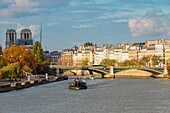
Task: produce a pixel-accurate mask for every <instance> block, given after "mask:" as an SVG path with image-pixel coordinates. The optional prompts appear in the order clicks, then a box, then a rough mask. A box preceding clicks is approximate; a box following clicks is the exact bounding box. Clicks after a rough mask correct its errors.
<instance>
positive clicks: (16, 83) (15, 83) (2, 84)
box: [0, 75, 68, 93]
mask: <svg viewBox="0 0 170 113" xmlns="http://www.w3.org/2000/svg"><path fill="white" fill-rule="evenodd" d="M67 79H68V77H67V76H58V77H56V76H49V77H48V78H46V76H45V75H42V76H41V77H40V76H32V78H31V77H29V78H28V77H26V78H22V79H20V80H12V81H11V80H10V81H9V80H6V79H1V80H0V93H3V92H8V91H12V90H20V89H24V88H29V87H32V86H37V85H42V84H47V83H52V82H57V81H62V80H67Z"/></svg>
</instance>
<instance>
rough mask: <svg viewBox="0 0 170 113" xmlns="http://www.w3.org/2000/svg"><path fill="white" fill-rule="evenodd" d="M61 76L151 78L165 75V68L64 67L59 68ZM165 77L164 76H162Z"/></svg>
mask: <svg viewBox="0 0 170 113" xmlns="http://www.w3.org/2000/svg"><path fill="white" fill-rule="evenodd" d="M57 70H58V71H56V72H58V73H60V74H68V75H69V74H70V75H88V74H93V75H101V76H102V78H104V77H113V76H140V77H141V76H142V77H144V76H145V77H151V76H154V77H156V76H158V75H160V74H163V71H164V68H147V67H130V68H129V67H128V68H126V67H115V68H113V67H112V66H111V67H110V68H94V67H63V68H57ZM162 76H163V75H162Z"/></svg>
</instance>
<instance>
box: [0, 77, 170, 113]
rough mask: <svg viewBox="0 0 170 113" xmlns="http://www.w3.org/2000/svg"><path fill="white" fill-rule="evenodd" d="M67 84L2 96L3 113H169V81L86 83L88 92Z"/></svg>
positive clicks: (96, 81)
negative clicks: (76, 89)
mask: <svg viewBox="0 0 170 113" xmlns="http://www.w3.org/2000/svg"><path fill="white" fill-rule="evenodd" d="M69 81H70V80H68V81H61V82H55V83H50V84H45V85H40V86H36V87H31V88H28V89H24V90H18V91H12V92H6V93H1V94H0V113H170V79H154V78H121V77H119V78H116V79H115V80H114V79H95V80H87V84H88V89H87V90H79V91H75V90H69V89H68V82H69Z"/></svg>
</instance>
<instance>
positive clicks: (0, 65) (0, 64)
mask: <svg viewBox="0 0 170 113" xmlns="http://www.w3.org/2000/svg"><path fill="white" fill-rule="evenodd" d="M0 56H1V63H0V68H1V67H2V55H0Z"/></svg>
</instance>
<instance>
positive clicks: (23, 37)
mask: <svg viewBox="0 0 170 113" xmlns="http://www.w3.org/2000/svg"><path fill="white" fill-rule="evenodd" d="M13 44H15V45H18V46H20V45H22V46H25V47H26V48H30V49H31V48H32V47H33V39H32V32H31V30H30V29H23V30H21V34H20V39H17V33H16V31H15V30H14V29H7V31H6V43H5V47H6V48H9V47H10V46H11V45H13Z"/></svg>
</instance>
